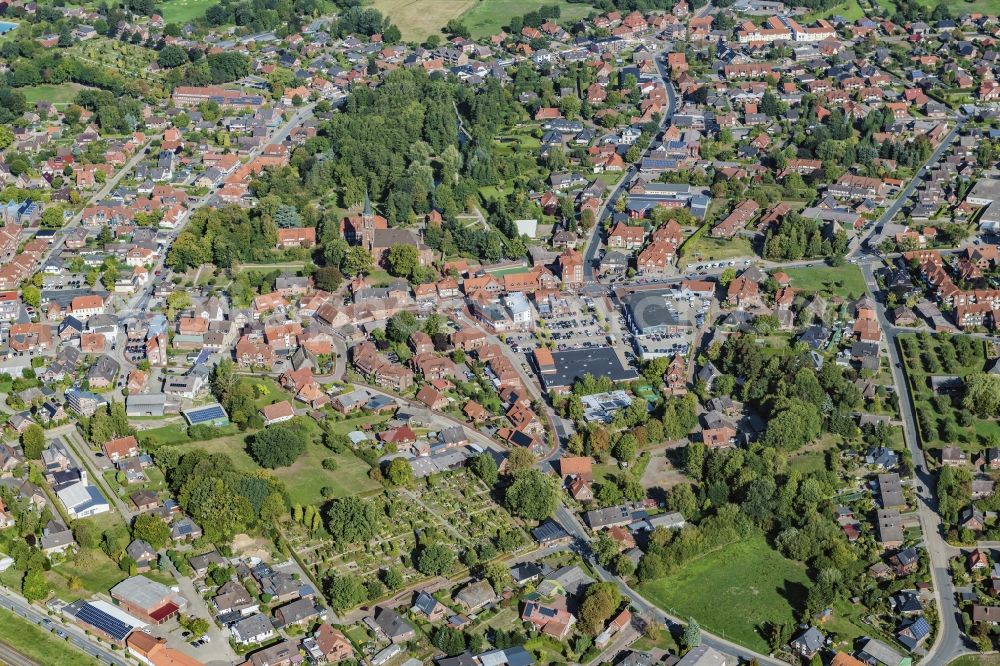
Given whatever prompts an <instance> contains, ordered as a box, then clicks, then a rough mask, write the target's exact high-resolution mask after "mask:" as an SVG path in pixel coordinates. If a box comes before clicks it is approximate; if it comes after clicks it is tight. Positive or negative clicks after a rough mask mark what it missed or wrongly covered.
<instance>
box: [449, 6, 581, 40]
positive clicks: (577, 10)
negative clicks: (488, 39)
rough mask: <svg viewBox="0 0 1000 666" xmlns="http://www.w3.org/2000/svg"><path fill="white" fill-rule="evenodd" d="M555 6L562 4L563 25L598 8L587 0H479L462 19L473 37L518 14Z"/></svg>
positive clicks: (492, 30) (494, 29)
mask: <svg viewBox="0 0 1000 666" xmlns="http://www.w3.org/2000/svg"><path fill="white" fill-rule="evenodd" d="M552 5H556V6H558V7H559V19H558V22H559V23H562V24H566V23H571V22H573V21H578V20H580V19H582V18H586V17H587V16H590V13H591V12H596V11H597V10H596V9H594V8H593V7H592V6H591V5H589V4H587V3H584V2H579V3H570V2H566V1H565V0H477V1H476V2H475V3H474V6H473V7H472V9H470V10H468V11H467V12H466V13H465V14H464V15H463V16H462V22H463V23H465V25H466V26H467V27H468V28H469V30H471V31H472V36H473V37H485V36H487V35H493V34H496V33H498V32H500V30H501V28H503V27H504V26H505V25H508V24H509V23H510V20H511V18H513V17H515V16H523V15H524V14H526V13H528V12H530V11H532V10H535V9H538V8H539V7H542V6H546V7H548V6H552Z"/></svg>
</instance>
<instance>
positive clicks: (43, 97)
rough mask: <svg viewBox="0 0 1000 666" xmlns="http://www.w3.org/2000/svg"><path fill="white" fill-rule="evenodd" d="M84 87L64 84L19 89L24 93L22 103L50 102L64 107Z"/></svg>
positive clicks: (75, 84) (76, 84)
mask: <svg viewBox="0 0 1000 666" xmlns="http://www.w3.org/2000/svg"><path fill="white" fill-rule="evenodd" d="M86 87H87V86H81V85H80V84H78V83H69V82H66V83H60V84H58V85H54V84H42V85H40V86H31V87H30V88H21V92H22V93H24V101H26V102H27V103H28V104H36V103H37V102H52V103H53V104H58V105H59V106H66V105H68V104H69V103H70V102H72V101H73V100H74V99H75V98H76V94H77V93H78V92H80V91H81V90H83V89H85V88H86Z"/></svg>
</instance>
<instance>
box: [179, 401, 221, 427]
mask: <svg viewBox="0 0 1000 666" xmlns="http://www.w3.org/2000/svg"><path fill="white" fill-rule="evenodd" d="M184 414H185V416H187V418H188V421H190V422H191V425H197V424H199V423H205V422H206V421H214V420H215V419H222V418H225V417H226V413H225V412H224V411H222V407H220V406H219V405H212V406H210V407H203V408H201V409H191V410H188V411H187V412H185V413H184Z"/></svg>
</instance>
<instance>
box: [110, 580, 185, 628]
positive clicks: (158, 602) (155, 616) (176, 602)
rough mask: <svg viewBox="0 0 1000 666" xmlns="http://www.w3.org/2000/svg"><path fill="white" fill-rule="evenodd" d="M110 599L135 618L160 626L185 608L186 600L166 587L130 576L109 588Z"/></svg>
mask: <svg viewBox="0 0 1000 666" xmlns="http://www.w3.org/2000/svg"><path fill="white" fill-rule="evenodd" d="M111 598H112V599H114V600H115V603H117V604H118V605H119V606H121V607H122V608H124V609H125V610H126V611H128V612H129V613H130V614H132V615H134V616H136V617H137V618H139V619H141V620H143V621H145V622H150V623H152V624H161V623H163V622H166V621H167V620H169V619H170V618H172V617H173V616H175V615H177V613H178V612H180V611H181V610H182V609H184V608H186V607H187V600H186V599H185V598H184V597H182V596H181V595H179V594H177V593H175V592H174V591H173V590H171V589H170V588H169V587H167V586H166V585H163V584H161V583H157V582H156V581H154V580H150V579H149V578H146V577H145V576H132V577H131V578H126V579H125V580H123V581H122V582H120V583H118V584H117V585H115V586H114V587H113V588H111Z"/></svg>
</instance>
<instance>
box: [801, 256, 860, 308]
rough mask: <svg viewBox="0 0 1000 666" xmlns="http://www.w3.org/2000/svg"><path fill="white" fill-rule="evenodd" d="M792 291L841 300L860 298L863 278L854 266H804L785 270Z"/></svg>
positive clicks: (858, 269)
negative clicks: (835, 297) (834, 297)
mask: <svg viewBox="0 0 1000 666" xmlns="http://www.w3.org/2000/svg"><path fill="white" fill-rule="evenodd" d="M784 271H785V273H787V274H788V277H789V278H790V279H791V284H792V287H793V288H794V289H797V290H801V291H805V292H808V293H818V294H822V295H827V296H840V297H841V298H850V299H855V298H860V297H861V296H863V295H864V293H865V278H864V276H863V275H862V274H861V269H860V268H858V267H857V266H855V265H854V264H844V265H843V266H806V267H802V268H786V269H784Z"/></svg>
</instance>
